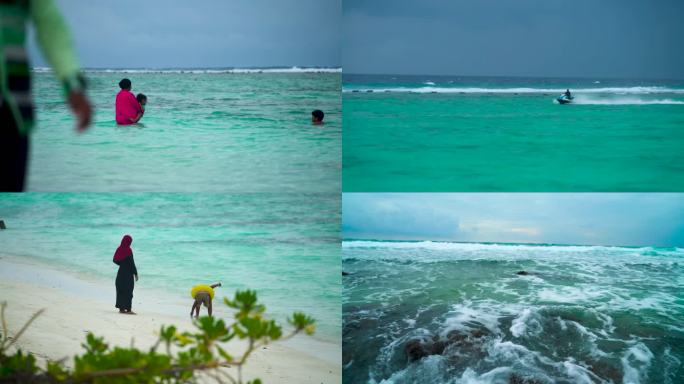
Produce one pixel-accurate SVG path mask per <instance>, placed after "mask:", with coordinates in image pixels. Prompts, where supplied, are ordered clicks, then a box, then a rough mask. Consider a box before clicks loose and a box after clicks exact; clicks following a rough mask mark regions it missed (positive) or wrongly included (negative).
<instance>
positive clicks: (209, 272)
mask: <svg viewBox="0 0 684 384" xmlns="http://www.w3.org/2000/svg"><path fill="white" fill-rule="evenodd" d="M339 216H340V213H339V195H337V194H199V193H197V194H173V193H127V194H119V193H41V194H35V193H32V194H0V218H1V219H3V220H4V221H5V223H6V224H7V227H8V229H6V230H3V231H0V244H2V246H1V247H0V255H8V256H15V257H23V258H27V259H29V260H36V261H38V262H43V263H49V264H51V265H54V266H57V267H60V268H62V269H64V270H67V271H70V272H72V273H77V274H81V275H83V276H89V277H91V278H95V279H97V280H100V281H103V282H104V281H106V282H107V284H109V283H110V282H111V284H112V285H111V287H112V291H111V292H108V294H110V295H111V297H112V310H115V309H114V307H113V306H114V291H113V289H114V287H113V284H114V278H115V276H116V270H117V267H116V265H114V264H113V263H112V255H113V254H114V251H115V250H116V248H117V247H118V245H119V243H120V241H121V237H122V236H123V235H124V234H130V235H131V236H132V237H133V245H132V248H133V251H134V255H135V261H136V264H137V267H138V272H139V275H140V281H139V283H138V285H142V287H143V289H144V288H156V289H157V291H159V292H164V297H163V299H167V300H168V301H169V302H178V303H180V304H182V305H183V310H182V313H181V314H180V315H181V316H186V315H187V313H186V310H189V305H190V304H191V299H190V296H189V290H190V288H191V287H192V286H194V285H196V284H200V283H205V284H206V283H213V282H216V281H221V282H222V283H223V287H221V288H219V289H218V291H217V294H218V295H220V296H219V297H223V296H232V294H233V292H234V291H235V290H236V289H247V288H249V289H256V290H257V292H258V294H259V296H260V298H261V299H262V300H263V302H264V303H265V304H266V305H267V308H268V311H269V313H270V314H271V315H273V316H274V317H275V318H276V319H278V320H280V321H282V322H284V321H285V318H286V316H289V315H290V314H291V313H292V312H293V311H303V312H305V313H308V314H310V315H311V316H313V317H314V318H315V319H316V320H317V325H318V328H317V334H316V335H315V337H316V338H319V339H321V340H323V341H328V342H333V343H336V344H338V343H339V337H340V289H341V286H340V245H339V220H340V217H339ZM134 295H135V293H134ZM105 296H106V295H105ZM134 303H135V302H134ZM134 305H135V304H134ZM185 305H187V308H186V307H185ZM221 305H223V304H221ZM145 307H146V303H142V308H138V310H139V311H144V310H145Z"/></svg>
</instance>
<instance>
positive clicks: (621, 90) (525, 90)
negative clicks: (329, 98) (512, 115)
mask: <svg viewBox="0 0 684 384" xmlns="http://www.w3.org/2000/svg"><path fill="white" fill-rule="evenodd" d="M342 92H374V93H375V92H378V93H383V92H395V93H484V94H486V93H496V94H516V93H518V94H520V93H522V94H544V93H548V94H552V95H556V94H560V93H561V92H562V90H560V89H558V88H529V87H521V88H479V87H463V88H459V87H391V88H355V87H344V88H343V89H342ZM572 92H573V93H575V94H580V93H591V94H600V93H610V94H618V95H621V94H653V93H675V94H684V89H679V88H667V87H655V86H651V87H603V88H578V89H573V90H572Z"/></svg>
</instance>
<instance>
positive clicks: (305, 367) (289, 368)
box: [0, 255, 342, 383]
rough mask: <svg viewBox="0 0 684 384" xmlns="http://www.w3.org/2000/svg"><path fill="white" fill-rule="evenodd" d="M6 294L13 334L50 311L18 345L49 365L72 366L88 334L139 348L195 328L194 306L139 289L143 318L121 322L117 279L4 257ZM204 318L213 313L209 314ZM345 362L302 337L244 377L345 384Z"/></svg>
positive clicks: (259, 357) (262, 357)
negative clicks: (171, 329) (165, 333)
mask: <svg viewBox="0 0 684 384" xmlns="http://www.w3.org/2000/svg"><path fill="white" fill-rule="evenodd" d="M0 292H2V296H1V297H0V301H7V303H8V306H7V308H6V311H5V314H6V317H7V321H8V328H9V333H10V334H12V333H13V332H16V331H18V329H19V328H20V327H21V326H22V325H23V324H24V323H25V322H26V321H27V320H28V319H29V318H30V316H31V315H33V313H35V312H36V311H38V310H40V309H42V308H45V309H46V311H45V312H44V313H43V314H42V315H41V316H40V317H38V318H37V319H36V321H35V322H34V323H33V324H32V325H31V326H30V327H29V328H28V330H27V331H26V332H25V333H24V334H23V335H22V337H21V339H20V340H19V341H18V342H17V345H18V346H19V347H20V348H22V349H23V350H27V351H30V352H31V353H33V354H34V355H35V356H36V357H38V358H39V360H43V361H44V360H48V359H49V360H60V359H62V358H64V357H68V360H67V361H66V363H67V365H71V364H73V360H72V358H73V356H74V355H75V354H77V353H82V347H81V345H80V344H81V343H82V342H83V341H84V340H85V335H86V333H87V332H88V331H92V332H93V333H94V334H95V335H96V336H103V337H104V338H105V341H106V342H107V343H108V344H110V345H118V346H130V345H131V343H134V344H135V345H136V346H137V347H139V348H147V347H150V346H151V345H152V344H153V343H154V342H155V341H156V338H157V335H156V333H157V332H158V331H159V328H160V326H161V325H171V324H173V325H176V326H177V327H178V328H179V329H180V330H189V329H191V328H192V323H191V321H189V319H188V316H186V315H185V314H186V313H187V314H188V315H189V308H190V306H191V302H190V301H191V300H190V299H188V300H181V299H180V298H179V299H178V300H175V299H174V298H165V297H164V296H163V294H161V292H157V291H155V290H154V289H151V288H144V287H136V289H135V291H134V297H133V311H135V312H137V313H138V315H136V316H124V315H120V314H119V313H118V311H117V310H116V308H114V299H115V297H114V295H115V293H114V292H115V291H114V277H112V280H111V282H110V284H107V283H106V282H105V281H103V280H102V279H99V280H95V279H91V278H89V277H85V276H84V277H81V276H76V275H74V274H73V273H69V272H67V271H63V270H60V269H58V268H56V267H55V266H52V265H47V264H42V263H40V262H39V261H36V260H33V259H27V258H20V257H14V256H7V255H2V256H0ZM143 303H144V304H143ZM186 307H187V308H186ZM89 314H91V315H95V316H93V317H89V316H88V315H89ZM202 314H206V309H205V308H203V313H202ZM214 315H215V316H217V317H222V318H226V317H230V316H231V315H232V313H231V312H230V309H229V308H228V307H226V306H225V305H222V304H221V305H216V306H215V308H214ZM284 326H285V325H284ZM285 330H287V327H286V326H285ZM241 347H242V345H233V344H229V348H228V349H229V350H230V351H232V352H233V353H239V352H240V351H241V350H242V348H241ZM340 361H341V351H340V348H339V347H338V346H336V345H335V344H333V343H325V342H322V341H318V340H314V339H311V338H308V337H307V336H305V335H298V336H297V337H295V338H293V339H292V340H290V341H288V342H286V343H285V342H283V343H280V342H275V343H273V344H270V345H268V346H267V347H266V348H264V349H262V350H259V351H255V352H254V354H253V355H252V356H251V357H250V359H249V361H248V363H247V365H246V367H245V371H244V372H245V377H246V378H256V377H259V378H261V379H263V380H264V382H269V383H291V382H298V383H339V382H341V378H342V376H341V375H342V372H341V366H340V364H339V362H340Z"/></svg>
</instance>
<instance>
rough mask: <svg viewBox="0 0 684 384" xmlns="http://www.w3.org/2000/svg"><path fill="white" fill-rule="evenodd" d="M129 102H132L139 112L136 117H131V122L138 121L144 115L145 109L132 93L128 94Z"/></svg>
mask: <svg viewBox="0 0 684 384" xmlns="http://www.w3.org/2000/svg"><path fill="white" fill-rule="evenodd" d="M128 102H129V103H130V104H131V106H132V107H133V109H135V110H136V111H137V112H138V114H137V115H136V116H135V117H130V118H129V120H130V121H131V123H137V122H138V121H140V119H141V118H142V116H143V111H142V108H141V107H140V103H138V99H136V98H135V96H133V94H132V93H130V94H129V95H128Z"/></svg>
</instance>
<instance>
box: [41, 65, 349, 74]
mask: <svg viewBox="0 0 684 384" xmlns="http://www.w3.org/2000/svg"><path fill="white" fill-rule="evenodd" d="M84 71H85V72H86V73H169V74H181V73H188V74H222V73H226V74H231V73H236V74H242V73H341V72H342V68H339V67H296V66H295V67H282V68H280V67H279V68H223V69H221V68H188V69H183V68H175V69H154V68H139V69H108V68H89V69H84ZM33 72H52V69H51V68H47V67H35V68H33Z"/></svg>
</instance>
